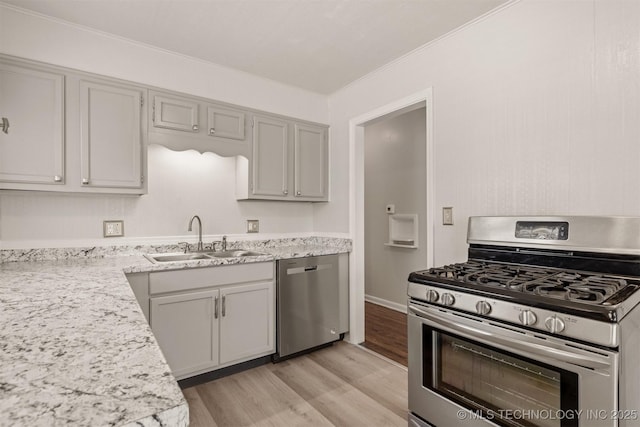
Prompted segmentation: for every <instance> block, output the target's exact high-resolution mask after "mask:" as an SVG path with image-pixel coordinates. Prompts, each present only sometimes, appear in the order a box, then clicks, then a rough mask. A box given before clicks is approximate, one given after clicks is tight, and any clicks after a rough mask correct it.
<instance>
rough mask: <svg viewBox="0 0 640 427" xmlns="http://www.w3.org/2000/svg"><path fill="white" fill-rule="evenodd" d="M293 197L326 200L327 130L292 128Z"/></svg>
mask: <svg viewBox="0 0 640 427" xmlns="http://www.w3.org/2000/svg"><path fill="white" fill-rule="evenodd" d="M294 135H295V138H294V150H293V152H294V165H293V169H294V174H295V175H294V183H295V184H294V185H295V197H300V198H313V199H319V200H326V199H327V183H328V179H327V178H328V177H327V169H328V168H327V164H328V155H329V153H328V152H329V150H328V144H327V130H326V128H323V127H319V126H310V125H303V124H296V125H295V127H294Z"/></svg>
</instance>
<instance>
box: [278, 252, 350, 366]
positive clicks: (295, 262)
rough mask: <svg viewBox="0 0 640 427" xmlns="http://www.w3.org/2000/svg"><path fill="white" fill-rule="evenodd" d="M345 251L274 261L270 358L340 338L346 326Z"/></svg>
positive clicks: (290, 353)
mask: <svg viewBox="0 0 640 427" xmlns="http://www.w3.org/2000/svg"><path fill="white" fill-rule="evenodd" d="M348 259H349V258H348V254H338V255H324V256H317V257H307V258H294V259H284V260H279V261H278V268H277V278H278V281H277V293H278V299H277V312H278V315H277V353H276V354H275V355H274V357H273V360H274V361H276V362H277V361H279V360H280V359H282V358H285V357H289V356H292V355H296V354H297V353H301V352H306V351H307V350H310V349H313V348H315V347H319V346H323V345H326V344H328V343H331V342H334V341H337V340H340V339H342V338H343V337H344V334H345V332H347V331H348V329H349V319H348V317H349V316H348V315H349V289H348V287H349V285H348V284H349V278H348V268H349V263H348Z"/></svg>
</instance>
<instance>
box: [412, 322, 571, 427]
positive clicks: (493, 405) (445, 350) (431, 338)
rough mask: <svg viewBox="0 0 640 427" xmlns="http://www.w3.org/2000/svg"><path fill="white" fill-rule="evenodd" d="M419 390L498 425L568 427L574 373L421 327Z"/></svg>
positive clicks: (569, 425)
mask: <svg viewBox="0 0 640 427" xmlns="http://www.w3.org/2000/svg"><path fill="white" fill-rule="evenodd" d="M423 345H424V347H423V355H424V366H423V374H424V385H425V387H427V388H429V389H431V390H433V391H435V392H437V393H439V394H441V395H443V396H445V397H447V398H449V399H450V400H453V401H455V402H456V403H458V404H460V405H462V406H465V407H467V408H469V409H471V410H473V411H478V412H480V413H482V415H483V416H485V417H487V418H489V419H491V420H492V421H493V422H495V423H496V424H498V425H502V426H508V427H514V426H518V427H521V426H527V427H534V426H535V427H572V426H577V425H578V422H577V421H578V420H577V419H572V418H571V417H569V416H565V414H569V413H571V414H575V413H576V412H575V411H577V410H578V395H577V390H578V375H577V374H576V373H573V372H569V371H565V370H563V369H558V368H556V367H553V366H549V365H547V364H543V363H540V362H536V361H535V360H532V359H528V358H524V357H522V356H518V355H516V354H513V353H509V352H505V351H503V350H499V349H495V348H492V347H490V346H487V345H484V344H480V343H477V342H473V341H469V340H467V339H464V338H461V337H458V336H455V335H452V334H448V333H445V332H441V331H438V330H435V329H432V328H430V327H428V326H426V325H423Z"/></svg>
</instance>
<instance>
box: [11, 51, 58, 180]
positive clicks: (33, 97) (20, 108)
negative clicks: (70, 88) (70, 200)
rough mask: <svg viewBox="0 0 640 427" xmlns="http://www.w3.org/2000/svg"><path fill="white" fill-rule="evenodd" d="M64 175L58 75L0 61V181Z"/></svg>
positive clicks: (50, 177) (41, 178) (43, 178)
mask: <svg viewBox="0 0 640 427" xmlns="http://www.w3.org/2000/svg"><path fill="white" fill-rule="evenodd" d="M64 178H65V177H64V76H63V75H61V74H55V73H49V72H46V71H40V70H35V69H30V68H26V67H25V68H23V67H19V66H15V65H11V64H6V63H2V62H0V182H13V183H30V184H59V185H62V184H64ZM0 188H11V186H10V185H8V186H7V185H2V186H0Z"/></svg>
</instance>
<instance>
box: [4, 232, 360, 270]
mask: <svg viewBox="0 0 640 427" xmlns="http://www.w3.org/2000/svg"><path fill="white" fill-rule="evenodd" d="M291 246H331V247H334V248H340V249H341V250H344V252H350V251H351V239H344V238H338V237H315V236H312V237H292V238H279V239H278V238H277V239H265V240H229V241H228V242H227V248H228V249H238V248H242V249H249V250H253V251H256V252H260V250H261V249H262V250H266V249H270V248H281V247H291ZM182 251H183V248H182V246H180V245H177V244H166V245H132V246H94V247H79V248H36V249H5V250H0V264H2V263H5V262H17V261H49V260H59V259H80V258H108V257H118V256H131V255H143V254H149V253H167V252H182Z"/></svg>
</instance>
